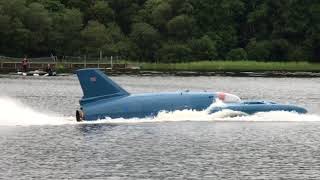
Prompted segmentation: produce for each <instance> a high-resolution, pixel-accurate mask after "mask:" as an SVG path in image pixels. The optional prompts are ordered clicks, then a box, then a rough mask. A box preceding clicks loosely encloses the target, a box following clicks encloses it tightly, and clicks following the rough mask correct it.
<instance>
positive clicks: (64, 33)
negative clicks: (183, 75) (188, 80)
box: [0, 0, 320, 63]
mask: <svg viewBox="0 0 320 180" xmlns="http://www.w3.org/2000/svg"><path fill="white" fill-rule="evenodd" d="M0 39H1V40H0V55H4V56H15V57H17V56H23V55H25V54H26V55H28V56H31V57H39V56H49V55H50V54H53V55H57V56H79V55H81V56H83V55H87V56H96V57H98V56H99V52H100V51H101V52H102V53H103V56H121V57H123V58H124V59H127V60H131V61H144V62H161V63H176V62H188V61H200V60H216V59H219V60H261V61H279V60H281V61H311V62H320V1H319V0H308V1H305V0H1V1H0Z"/></svg>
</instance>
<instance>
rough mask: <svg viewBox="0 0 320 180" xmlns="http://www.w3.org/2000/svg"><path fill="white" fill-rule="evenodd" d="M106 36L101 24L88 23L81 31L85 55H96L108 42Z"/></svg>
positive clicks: (96, 22)
mask: <svg viewBox="0 0 320 180" xmlns="http://www.w3.org/2000/svg"><path fill="white" fill-rule="evenodd" d="M106 34H107V29H106V27H105V26H104V25H103V24H101V23H99V22H98V21H89V23H88V25H87V26H86V27H85V28H84V29H83V30H82V31H81V36H82V38H83V40H84V42H85V44H84V50H85V51H86V53H87V54H88V53H89V54H93V55H98V53H99V51H100V50H101V49H102V48H103V46H104V45H105V43H106V42H107V40H108V39H107V38H108V37H107V36H106Z"/></svg>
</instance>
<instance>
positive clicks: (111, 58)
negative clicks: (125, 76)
mask: <svg viewBox="0 0 320 180" xmlns="http://www.w3.org/2000/svg"><path fill="white" fill-rule="evenodd" d="M112 60H113V57H112V56H111V58H110V64H111V69H113V63H112Z"/></svg>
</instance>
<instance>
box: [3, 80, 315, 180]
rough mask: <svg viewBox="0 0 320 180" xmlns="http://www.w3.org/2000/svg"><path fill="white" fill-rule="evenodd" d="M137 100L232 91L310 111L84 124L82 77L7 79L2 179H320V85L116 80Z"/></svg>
mask: <svg viewBox="0 0 320 180" xmlns="http://www.w3.org/2000/svg"><path fill="white" fill-rule="evenodd" d="M111 78H112V79H113V80H115V81H116V82H117V83H119V84H120V85H121V86H122V87H123V88H124V89H126V90H128V91H129V92H132V93H144V92H162V91H168V92H169V91H181V90H191V91H208V92H210V91H223V92H228V93H232V94H236V95H239V96H240V97H241V98H242V99H265V100H272V101H276V102H281V103H291V104H296V105H299V106H302V107H305V108H306V109H308V110H309V113H308V114H305V115H300V114H296V113H291V112H270V113H259V114H255V115H252V116H245V117H231V116H228V113H229V112H222V113H218V114H214V115H208V114H206V112H195V111H190V110H185V111H177V112H162V113H161V114H159V116H157V117H155V118H144V119H121V118H120V119H108V118H107V119H105V120H101V121H99V122H90V123H77V122H75V110H76V109H78V108H79V105H78V100H79V99H80V98H81V96H82V92H81V89H80V85H79V83H78V81H77V78H76V76H64V77H20V76H1V77H0V179H320V153H319V152H320V151H319V150H320V138H319V137H320V91H319V89H320V79H319V78H259V77H246V78H244V77H217V76H216V77H208V76H202V77H175V76H114V77H111Z"/></svg>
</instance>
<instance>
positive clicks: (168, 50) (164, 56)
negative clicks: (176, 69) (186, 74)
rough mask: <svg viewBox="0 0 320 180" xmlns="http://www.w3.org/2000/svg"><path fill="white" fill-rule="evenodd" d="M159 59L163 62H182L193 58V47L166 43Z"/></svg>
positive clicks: (159, 52)
mask: <svg viewBox="0 0 320 180" xmlns="http://www.w3.org/2000/svg"><path fill="white" fill-rule="evenodd" d="M157 57H158V58H157V59H160V60H161V62H166V63H167V62H170V63H173V62H182V61H188V60H191V49H190V48H188V47H187V46H186V45H182V44H166V45H164V46H163V47H162V48H161V49H160V50H159V51H158V55H157Z"/></svg>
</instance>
